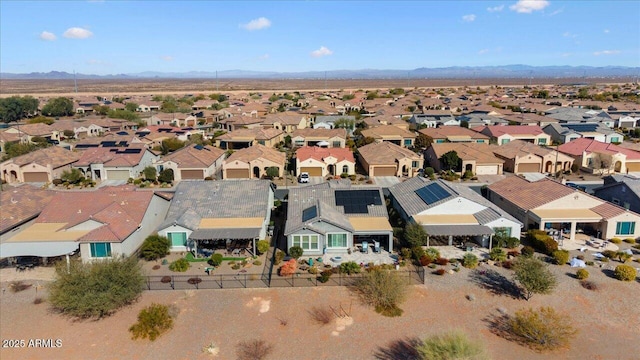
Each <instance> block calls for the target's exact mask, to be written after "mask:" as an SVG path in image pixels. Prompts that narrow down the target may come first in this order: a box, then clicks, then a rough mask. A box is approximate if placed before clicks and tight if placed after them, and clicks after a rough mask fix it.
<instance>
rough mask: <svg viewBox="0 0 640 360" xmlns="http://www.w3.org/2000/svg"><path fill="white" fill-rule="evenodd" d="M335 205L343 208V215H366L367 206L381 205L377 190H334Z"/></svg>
mask: <svg viewBox="0 0 640 360" xmlns="http://www.w3.org/2000/svg"><path fill="white" fill-rule="evenodd" d="M335 198H336V205H337V206H343V207H344V213H345V214H366V213H368V212H369V211H368V209H367V207H368V206H369V205H382V199H381V198H380V192H379V191H378V190H336V191H335Z"/></svg>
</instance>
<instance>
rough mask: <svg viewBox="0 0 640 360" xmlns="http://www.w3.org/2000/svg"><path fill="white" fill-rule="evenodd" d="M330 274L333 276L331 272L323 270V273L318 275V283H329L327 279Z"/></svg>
mask: <svg viewBox="0 0 640 360" xmlns="http://www.w3.org/2000/svg"><path fill="white" fill-rule="evenodd" d="M331 274H333V271H331V270H325V271H323V272H321V273H320V276H318V281H320V282H321V283H323V284H324V283H326V282H327V281H329V278H330V277H331Z"/></svg>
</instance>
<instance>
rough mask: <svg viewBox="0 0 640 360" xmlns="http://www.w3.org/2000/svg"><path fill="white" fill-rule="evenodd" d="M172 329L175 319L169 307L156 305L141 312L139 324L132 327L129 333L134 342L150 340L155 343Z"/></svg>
mask: <svg viewBox="0 0 640 360" xmlns="http://www.w3.org/2000/svg"><path fill="white" fill-rule="evenodd" d="M172 327H173V317H172V316H171V312H170V310H169V306H167V305H160V304H155V303H154V304H151V305H149V306H148V307H146V308H144V309H142V310H140V313H139V314H138V322H137V323H135V324H133V325H131V327H130V328H129V331H130V332H131V338H132V339H134V340H136V339H146V338H149V340H151V341H155V339H157V338H158V336H160V335H162V334H163V333H165V332H167V331H168V330H170V329H171V328H172Z"/></svg>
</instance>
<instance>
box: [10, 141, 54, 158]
mask: <svg viewBox="0 0 640 360" xmlns="http://www.w3.org/2000/svg"><path fill="white" fill-rule="evenodd" d="M47 146H49V144H31V143H29V144H23V143H19V142H10V143H7V144H5V147H4V151H5V155H4V156H3V157H2V161H5V160H8V159H11V158H14V157H16V156H20V155H24V154H28V153H30V152H32V151H35V150H38V149H41V148H43V147H47Z"/></svg>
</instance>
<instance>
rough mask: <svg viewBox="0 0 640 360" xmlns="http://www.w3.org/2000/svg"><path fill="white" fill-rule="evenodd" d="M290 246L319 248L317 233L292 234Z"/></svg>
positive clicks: (310, 248) (304, 248)
mask: <svg viewBox="0 0 640 360" xmlns="http://www.w3.org/2000/svg"><path fill="white" fill-rule="evenodd" d="M291 245H292V246H300V247H301V248H302V250H320V247H319V246H318V235H293V241H292V243H291Z"/></svg>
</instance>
